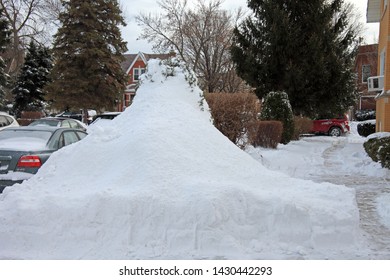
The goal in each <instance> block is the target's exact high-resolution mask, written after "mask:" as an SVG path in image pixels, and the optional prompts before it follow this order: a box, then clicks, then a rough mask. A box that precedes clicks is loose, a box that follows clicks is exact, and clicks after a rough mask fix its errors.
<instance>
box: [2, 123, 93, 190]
mask: <svg viewBox="0 0 390 280" xmlns="http://www.w3.org/2000/svg"><path fill="white" fill-rule="evenodd" d="M86 135H87V133H86V132H85V131H82V130H79V129H74V128H61V127H51V126H20V127H14V128H6V129H4V130H2V131H0V193H1V192H2V191H3V189H4V188H5V187H7V186H12V185H14V184H15V183H21V182H22V181H24V180H26V179H29V178H30V177H32V176H33V175H34V174H35V173H37V171H38V169H39V168H40V167H41V166H42V165H43V164H44V163H45V162H46V161H47V159H48V158H49V157H50V155H51V154H52V153H53V152H55V151H57V150H59V149H61V148H62V147H64V146H67V145H70V144H72V143H75V142H77V141H79V140H81V139H83V138H84V137H85V136H86Z"/></svg>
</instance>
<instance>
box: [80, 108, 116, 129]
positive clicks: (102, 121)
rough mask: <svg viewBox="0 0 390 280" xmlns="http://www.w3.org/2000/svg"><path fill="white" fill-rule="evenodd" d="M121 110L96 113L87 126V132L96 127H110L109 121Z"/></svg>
mask: <svg viewBox="0 0 390 280" xmlns="http://www.w3.org/2000/svg"><path fill="white" fill-rule="evenodd" d="M120 113H121V112H107V113H103V114H99V115H96V116H95V117H94V120H93V122H92V123H91V124H90V125H89V126H88V130H87V132H88V133H93V131H94V130H95V129H96V127H100V128H102V127H110V126H111V125H112V124H111V121H112V120H113V119H115V118H116V117H117V116H119V115H120Z"/></svg>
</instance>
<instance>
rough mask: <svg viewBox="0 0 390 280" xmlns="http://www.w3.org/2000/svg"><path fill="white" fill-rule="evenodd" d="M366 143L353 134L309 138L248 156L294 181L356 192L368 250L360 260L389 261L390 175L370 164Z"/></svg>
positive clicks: (362, 254) (254, 152)
mask: <svg viewBox="0 0 390 280" xmlns="http://www.w3.org/2000/svg"><path fill="white" fill-rule="evenodd" d="M364 141H365V139H364V138H362V137H360V136H358V135H357V134H356V133H354V130H352V133H351V134H350V135H348V136H346V137H339V138H332V137H326V136H319V137H307V138H303V139H301V140H300V141H294V142H291V143H289V144H288V145H280V146H279V147H278V149H277V150H265V149H254V148H249V149H248V153H249V154H251V155H252V156H253V157H254V158H256V159H258V160H259V161H261V162H262V163H263V164H264V165H265V166H267V167H268V168H270V169H272V170H279V171H281V172H283V173H287V174H289V175H290V176H292V177H296V178H303V179H307V180H312V181H315V182H330V183H334V184H337V185H345V186H347V187H350V188H354V189H355V190H356V201H357V204H358V207H359V212H360V227H361V229H362V230H363V233H364V236H365V237H366V238H367V246H368V250H367V251H365V252H361V255H360V257H362V258H367V259H390V172H389V170H386V169H383V168H381V166H380V165H379V164H377V163H374V162H372V161H371V159H370V158H369V157H368V156H367V155H366V153H365V151H364V148H363V143H364Z"/></svg>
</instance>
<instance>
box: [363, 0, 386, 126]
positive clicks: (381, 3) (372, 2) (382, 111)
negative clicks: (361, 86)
mask: <svg viewBox="0 0 390 280" xmlns="http://www.w3.org/2000/svg"><path fill="white" fill-rule="evenodd" d="M389 9H390V7H389V3H388V0H368V1H367V22H368V23H373V22H379V23H380V28H379V44H378V66H377V75H378V76H377V77H372V78H370V79H369V88H373V89H378V92H379V93H378V95H377V96H376V131H377V132H382V131H387V132H390V100H389V99H390V56H389V48H390V40H389V38H390V11H389Z"/></svg>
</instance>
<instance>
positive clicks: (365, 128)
mask: <svg viewBox="0 0 390 280" xmlns="http://www.w3.org/2000/svg"><path fill="white" fill-rule="evenodd" d="M357 132H358V133H359V135H360V136H363V137H367V136H368V135H370V134H373V133H375V121H364V122H361V123H359V124H358V125H357Z"/></svg>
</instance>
